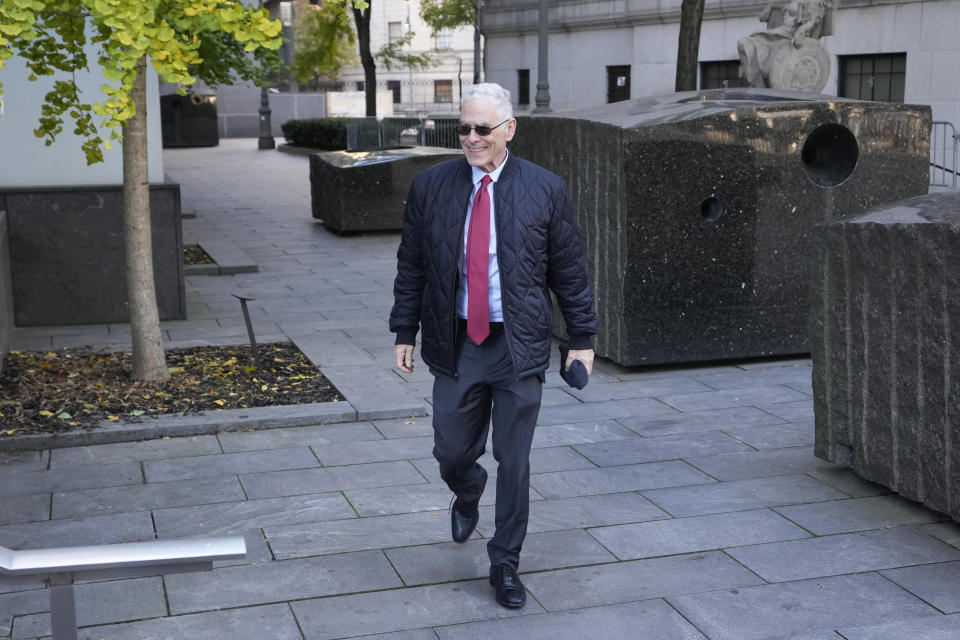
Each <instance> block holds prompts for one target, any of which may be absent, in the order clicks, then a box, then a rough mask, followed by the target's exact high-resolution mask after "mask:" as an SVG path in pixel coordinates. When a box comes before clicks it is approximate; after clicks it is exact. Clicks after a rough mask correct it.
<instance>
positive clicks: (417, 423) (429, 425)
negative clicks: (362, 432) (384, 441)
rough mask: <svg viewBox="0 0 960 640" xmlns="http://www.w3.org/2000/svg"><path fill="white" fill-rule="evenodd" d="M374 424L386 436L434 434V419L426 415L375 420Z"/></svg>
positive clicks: (404, 436)
mask: <svg viewBox="0 0 960 640" xmlns="http://www.w3.org/2000/svg"><path fill="white" fill-rule="evenodd" d="M373 426H374V427H376V429H377V431H379V432H380V433H381V434H383V437H384V438H419V437H424V436H431V437H432V436H433V420H432V419H430V418H428V417H426V416H409V417H406V418H391V419H390V420H374V422H373Z"/></svg>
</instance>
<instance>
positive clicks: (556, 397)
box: [540, 387, 580, 407]
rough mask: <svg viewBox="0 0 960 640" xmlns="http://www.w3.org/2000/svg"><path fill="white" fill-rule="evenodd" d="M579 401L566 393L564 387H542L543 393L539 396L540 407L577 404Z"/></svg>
mask: <svg viewBox="0 0 960 640" xmlns="http://www.w3.org/2000/svg"><path fill="white" fill-rule="evenodd" d="M579 402H580V400H577V399H576V398H574V397H573V396H572V395H570V394H569V393H567V390H566V389H561V388H560V387H547V388H545V389H543V394H542V395H541V398H540V406H541V407H557V406H560V405H569V404H577V403H579Z"/></svg>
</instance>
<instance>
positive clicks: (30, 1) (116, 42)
mask: <svg viewBox="0 0 960 640" xmlns="http://www.w3.org/2000/svg"><path fill="white" fill-rule="evenodd" d="M280 30H281V27H280V23H279V22H277V21H271V20H270V19H269V16H268V14H267V12H266V10H264V9H252V8H248V7H245V6H244V5H243V4H240V3H239V2H234V1H233V0H0V68H2V66H3V63H4V61H5V60H7V59H9V58H11V57H13V56H14V55H16V56H19V57H21V58H23V60H24V62H25V64H26V66H27V68H29V69H30V71H31V72H32V74H31V79H36V77H37V76H54V77H57V78H58V79H56V80H55V81H54V83H53V89H51V90H50V91H49V92H48V93H47V94H46V96H45V99H44V104H43V105H42V108H41V115H40V118H39V126H38V127H37V128H36V129H35V130H34V132H35V134H36V135H37V137H39V138H45V139H46V144H47V145H50V144H52V142H53V140H54V139H55V138H56V136H57V135H58V134H59V133H61V132H62V131H63V126H64V119H65V118H66V117H69V118H70V119H72V121H73V123H74V129H73V131H74V133H76V134H77V135H78V136H80V137H81V139H83V143H82V147H83V150H84V152H85V154H86V158H87V162H88V163H94V162H100V161H102V160H103V149H104V148H107V149H109V148H111V145H110V141H111V140H113V141H121V140H122V141H123V194H124V195H123V209H124V211H123V221H124V222H123V227H124V244H125V250H126V256H127V296H128V306H129V310H130V328H131V333H132V338H133V353H134V357H133V371H132V375H133V377H134V378H135V379H138V380H144V381H160V380H164V379H166V378H167V377H168V376H169V372H168V370H167V366H166V359H165V357H164V349H163V339H162V337H161V333H160V320H159V312H158V311H157V302H156V292H155V288H154V276H153V258H152V244H151V238H150V192H149V182H148V175H147V146H146V138H147V133H146V116H147V101H146V65H147V60H148V59H149V61H150V64H152V65H153V67H154V69H156V71H157V73H158V74H159V76H160V77H161V78H163V79H164V80H165V81H167V82H170V83H174V84H181V85H182V86H181V88H180V91H181V93H186V86H187V85H190V84H191V83H193V82H194V81H195V80H196V78H195V77H194V75H193V74H196V75H197V76H199V77H200V78H201V79H203V80H205V81H208V82H210V83H211V84H217V83H218V82H223V81H226V80H228V79H229V78H230V69H231V68H233V69H235V70H236V72H237V73H238V75H240V77H242V78H244V79H254V80H257V79H259V78H258V73H257V71H256V67H257V64H256V60H255V59H252V58H251V57H249V54H251V53H254V52H257V51H261V50H264V49H265V50H275V49H277V48H279V47H280V44H281V39H280V37H279V34H280ZM91 53H92V54H93V55H94V56H95V62H96V64H97V66H99V67H100V69H101V71H102V72H103V75H104V77H105V78H106V80H107V81H108V82H106V83H104V84H103V85H102V86H101V90H102V91H103V94H104V95H105V99H103V100H102V101H100V102H95V103H93V104H91V103H90V102H88V101H85V98H84V97H83V96H82V95H81V94H80V92H79V90H78V88H77V83H76V75H75V74H76V73H77V72H81V71H84V70H86V69H87V68H88V65H89V61H88V55H89V54H91ZM260 59H261V60H263V59H264V57H263V56H262V55H261V57H260ZM0 91H2V85H0ZM101 132H104V133H107V134H108V139H104V138H103V137H101Z"/></svg>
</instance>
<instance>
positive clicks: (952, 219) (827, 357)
mask: <svg viewBox="0 0 960 640" xmlns="http://www.w3.org/2000/svg"><path fill="white" fill-rule="evenodd" d="M816 237H817V241H816V242H815V243H813V247H814V248H815V250H816V251H815V256H816V258H815V260H814V265H815V267H814V271H813V283H814V287H813V295H812V297H811V302H812V309H813V313H812V314H811V323H810V325H811V327H810V328H811V331H810V335H811V352H812V355H813V390H814V409H815V416H816V446H815V453H816V455H817V456H819V457H820V458H823V459H825V460H829V461H831V462H836V463H839V464H846V465H850V466H851V468H852V469H853V471H854V472H856V473H857V474H858V475H860V476H861V477H863V478H866V479H868V480H872V481H874V482H877V483H879V484H882V485H884V486H886V487H888V488H890V489H892V490H894V491H897V492H898V493H900V494H902V495H904V496H906V497H908V498H910V499H912V500H916V501H918V502H922V503H924V504H925V505H927V506H928V507H930V508H932V509H935V510H937V511H942V512H944V513H947V514H949V515H950V516H951V517H952V518H953V519H955V520H960V375H958V368H957V364H958V363H960V271H958V270H957V265H958V264H960V193H957V192H948V193H939V194H932V195H928V196H920V197H917V198H912V199H908V200H903V201H900V202H897V203H893V204H890V205H886V206H883V207H880V208H877V209H874V210H872V211H870V212H869V213H865V214H862V215H860V216H857V217H854V218H850V219H846V220H839V221H835V222H832V223H830V224H828V225H825V226H823V227H821V228H819V229H818V230H817V235H816Z"/></svg>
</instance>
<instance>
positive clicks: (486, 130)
mask: <svg viewBox="0 0 960 640" xmlns="http://www.w3.org/2000/svg"><path fill="white" fill-rule="evenodd" d="M507 122H510V118H507V119H506V120H504V121H503V122H501V123H500V124H506V123H507ZM500 124H497V125H494V126H492V127H488V126H487V125H485V124H478V125H477V126H475V127H472V126H470V125H469V124H467V123H465V122H461V123H460V124H458V125H457V135H461V136H468V135H470V131H471V130H476V132H477V135H478V136H488V135H490V134H491V133H493V130H494V129H496V128H497V127H499V126H500Z"/></svg>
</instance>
